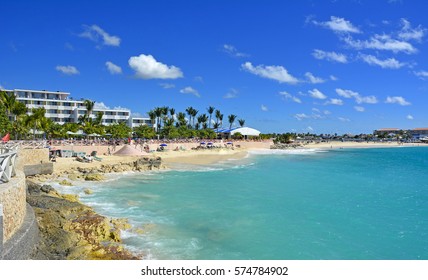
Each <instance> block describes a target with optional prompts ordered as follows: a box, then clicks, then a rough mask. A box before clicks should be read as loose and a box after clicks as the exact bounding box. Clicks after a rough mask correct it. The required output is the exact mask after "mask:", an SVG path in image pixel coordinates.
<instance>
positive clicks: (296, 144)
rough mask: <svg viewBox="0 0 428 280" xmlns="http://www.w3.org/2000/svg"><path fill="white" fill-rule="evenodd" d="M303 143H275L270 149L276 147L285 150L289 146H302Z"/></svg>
mask: <svg viewBox="0 0 428 280" xmlns="http://www.w3.org/2000/svg"><path fill="white" fill-rule="evenodd" d="M302 147H303V145H302V144H300V143H289V144H285V143H276V144H273V145H271V146H270V148H271V149H278V150H286V149H290V148H302Z"/></svg>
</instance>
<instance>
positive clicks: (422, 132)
mask: <svg viewBox="0 0 428 280" xmlns="http://www.w3.org/2000/svg"><path fill="white" fill-rule="evenodd" d="M409 133H410V135H412V138H413V139H420V138H423V137H428V128H414V129H410V130H409Z"/></svg>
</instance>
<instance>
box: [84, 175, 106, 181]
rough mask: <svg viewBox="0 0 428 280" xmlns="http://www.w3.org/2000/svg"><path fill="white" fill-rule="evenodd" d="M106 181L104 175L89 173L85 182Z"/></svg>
mask: <svg viewBox="0 0 428 280" xmlns="http://www.w3.org/2000/svg"><path fill="white" fill-rule="evenodd" d="M104 179H105V178H104V175H102V174H100V173H88V174H87V175H86V176H85V181H102V180H104Z"/></svg>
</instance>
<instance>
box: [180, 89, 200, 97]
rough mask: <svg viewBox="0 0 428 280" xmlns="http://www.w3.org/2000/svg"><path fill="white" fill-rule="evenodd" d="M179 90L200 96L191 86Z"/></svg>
mask: <svg viewBox="0 0 428 280" xmlns="http://www.w3.org/2000/svg"><path fill="white" fill-rule="evenodd" d="M180 92H181V93H185V94H193V95H194V96H196V97H201V95H200V94H199V92H198V91H197V90H196V89H194V88H192V87H185V88H183V89H181V90H180Z"/></svg>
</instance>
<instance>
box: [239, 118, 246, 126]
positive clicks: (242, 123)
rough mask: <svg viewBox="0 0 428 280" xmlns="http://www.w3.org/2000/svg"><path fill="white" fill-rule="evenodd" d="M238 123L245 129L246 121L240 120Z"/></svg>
mask: <svg viewBox="0 0 428 280" xmlns="http://www.w3.org/2000/svg"><path fill="white" fill-rule="evenodd" d="M238 123H239V125H240V126H241V127H243V126H244V125H245V120H243V119H239V120H238Z"/></svg>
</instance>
